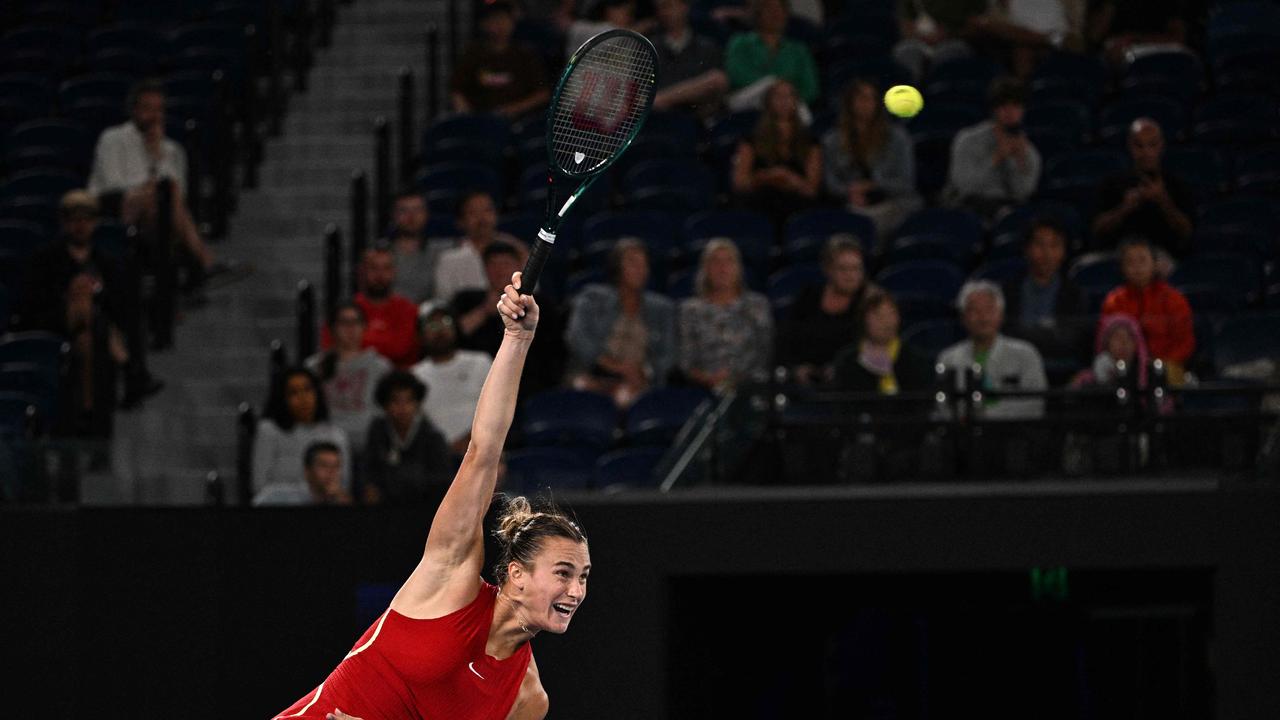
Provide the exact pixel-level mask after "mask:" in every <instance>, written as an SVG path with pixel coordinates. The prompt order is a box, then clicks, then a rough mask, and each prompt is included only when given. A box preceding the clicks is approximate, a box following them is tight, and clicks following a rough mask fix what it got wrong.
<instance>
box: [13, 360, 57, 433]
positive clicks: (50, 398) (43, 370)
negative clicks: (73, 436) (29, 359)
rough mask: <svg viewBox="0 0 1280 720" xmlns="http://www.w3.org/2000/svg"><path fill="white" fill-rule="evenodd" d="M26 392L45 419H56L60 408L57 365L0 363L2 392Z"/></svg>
mask: <svg viewBox="0 0 1280 720" xmlns="http://www.w3.org/2000/svg"><path fill="white" fill-rule="evenodd" d="M3 393H26V394H27V395H30V396H31V397H32V398H33V399H34V402H35V406H36V410H38V411H39V413H40V417H41V418H43V419H45V420H47V421H48V420H54V419H55V418H56V417H57V410H58V373H57V366H56V365H54V366H44V365H39V364H36V363H0V394H3Z"/></svg>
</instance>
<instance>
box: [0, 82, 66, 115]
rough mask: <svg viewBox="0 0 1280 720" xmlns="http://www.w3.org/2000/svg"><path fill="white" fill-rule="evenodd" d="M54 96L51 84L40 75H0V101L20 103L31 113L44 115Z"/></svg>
mask: <svg viewBox="0 0 1280 720" xmlns="http://www.w3.org/2000/svg"><path fill="white" fill-rule="evenodd" d="M55 96H56V92H55V89H54V85H53V83H51V82H49V78H48V77H46V76H45V75H43V74H41V73H32V72H6V73H4V74H0V99H5V100H9V101H11V102H12V101H21V102H22V103H23V105H24V106H25V107H29V108H34V109H33V110H31V112H35V113H44V112H46V111H48V109H49V106H50V105H52V104H53V99H54V97H55Z"/></svg>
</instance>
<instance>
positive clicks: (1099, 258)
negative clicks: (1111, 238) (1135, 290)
mask: <svg viewBox="0 0 1280 720" xmlns="http://www.w3.org/2000/svg"><path fill="white" fill-rule="evenodd" d="M1067 277H1069V278H1071V280H1072V281H1073V282H1075V284H1076V286H1078V287H1079V288H1080V291H1081V292H1082V293H1083V294H1084V295H1085V297H1086V299H1087V300H1088V305H1089V310H1090V311H1091V312H1096V311H1097V310H1099V309H1100V308H1101V307H1102V301H1103V299H1104V298H1105V297H1106V296H1107V293H1109V292H1111V291H1112V290H1113V289H1114V288H1115V287H1116V286H1118V285H1120V284H1121V283H1122V282H1123V281H1124V279H1123V278H1122V277H1121V276H1120V263H1119V262H1118V261H1117V260H1116V257H1115V255H1114V254H1113V253H1101V252H1094V253H1086V254H1084V255H1081V256H1080V257H1078V258H1076V259H1075V261H1074V262H1072V263H1071V267H1070V268H1068V270H1067Z"/></svg>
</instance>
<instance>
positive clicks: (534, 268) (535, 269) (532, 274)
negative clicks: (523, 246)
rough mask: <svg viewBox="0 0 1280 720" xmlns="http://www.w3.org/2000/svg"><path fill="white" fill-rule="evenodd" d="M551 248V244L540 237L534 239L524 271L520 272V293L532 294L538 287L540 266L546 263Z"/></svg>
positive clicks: (540, 273) (540, 272)
mask: <svg viewBox="0 0 1280 720" xmlns="http://www.w3.org/2000/svg"><path fill="white" fill-rule="evenodd" d="M551 248H552V244H551V243H549V242H547V241H546V240H543V239H542V238H538V239H537V240H536V241H534V243H533V251H532V252H530V253H529V260H528V261H527V262H526V263H525V264H524V272H523V273H521V274H520V294H521V295H532V294H533V291H534V289H535V288H537V287H538V277H539V276H540V275H542V266H543V265H546V264H547V258H548V257H550V256H551Z"/></svg>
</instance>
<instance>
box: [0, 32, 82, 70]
mask: <svg viewBox="0 0 1280 720" xmlns="http://www.w3.org/2000/svg"><path fill="white" fill-rule="evenodd" d="M81 34H82V31H81V29H80V28H78V27H75V26H74V25H66V24H52V23H50V24H39V25H26V26H23V27H20V28H16V29H14V30H10V31H9V32H7V33H5V34H4V35H3V36H2V37H0V67H4V68H8V69H9V70H13V71H26V72H36V73H49V74H55V73H56V74H61V73H63V72H65V71H66V69H67V68H71V67H75V66H76V65H77V64H79V62H80V55H81V42H80V40H81Z"/></svg>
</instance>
